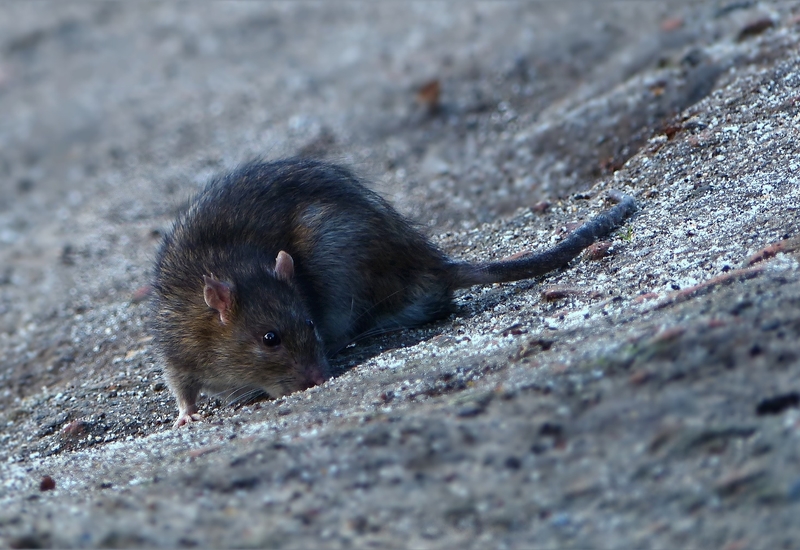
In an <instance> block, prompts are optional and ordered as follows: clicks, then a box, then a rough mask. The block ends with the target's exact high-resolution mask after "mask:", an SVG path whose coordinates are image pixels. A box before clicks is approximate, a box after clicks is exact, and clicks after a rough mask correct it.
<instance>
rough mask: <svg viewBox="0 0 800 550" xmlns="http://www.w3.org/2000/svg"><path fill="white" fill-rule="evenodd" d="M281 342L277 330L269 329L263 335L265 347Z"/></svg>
mask: <svg viewBox="0 0 800 550" xmlns="http://www.w3.org/2000/svg"><path fill="white" fill-rule="evenodd" d="M280 343H281V337H280V336H278V333H277V332H273V331H269V332H268V333H266V334H265V335H264V345H265V346H267V347H270V348H271V347H275V346H277V345H278V344H280Z"/></svg>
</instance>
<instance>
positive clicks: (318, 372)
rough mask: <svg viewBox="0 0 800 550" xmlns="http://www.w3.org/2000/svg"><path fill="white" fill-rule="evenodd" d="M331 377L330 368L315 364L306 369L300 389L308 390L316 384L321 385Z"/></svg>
mask: <svg viewBox="0 0 800 550" xmlns="http://www.w3.org/2000/svg"><path fill="white" fill-rule="evenodd" d="M328 378H330V375H329V374H328V369H327V368H324V367H319V366H314V367H310V368H308V369H306V372H305V373H304V376H302V377H301V379H300V384H299V386H300V389H303V390H307V389H308V388H313V387H314V386H320V385H322V384H324V383H325V381H326V380H328Z"/></svg>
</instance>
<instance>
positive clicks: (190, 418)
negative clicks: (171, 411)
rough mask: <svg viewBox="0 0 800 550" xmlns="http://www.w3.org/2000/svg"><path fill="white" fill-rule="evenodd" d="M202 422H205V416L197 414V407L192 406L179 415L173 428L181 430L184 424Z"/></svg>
mask: <svg viewBox="0 0 800 550" xmlns="http://www.w3.org/2000/svg"><path fill="white" fill-rule="evenodd" d="M201 420H203V415H202V414H200V413H199V412H197V407H195V406H192V407H189V408H187V409H186V410H183V411H180V412H179V413H178V419H177V420H176V421H175V424H173V425H172V427H173V428H180V427H181V426H183V425H184V424H191V423H192V422H200V421H201Z"/></svg>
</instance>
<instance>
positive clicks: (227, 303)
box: [203, 275, 233, 325]
mask: <svg viewBox="0 0 800 550" xmlns="http://www.w3.org/2000/svg"><path fill="white" fill-rule="evenodd" d="M203 282H204V283H205V284H206V286H205V288H204V289H203V298H205V300H206V304H207V305H208V307H210V308H211V309H215V310H217V312H218V313H219V320H220V321H221V322H222V324H223V325H225V324H227V323H228V322H229V321H230V320H231V308H232V306H233V298H232V293H231V285H229V284H228V283H223V282H222V281H220V280H218V279H217V278H216V277H214V275H211V276H210V277H207V276H205V275H203Z"/></svg>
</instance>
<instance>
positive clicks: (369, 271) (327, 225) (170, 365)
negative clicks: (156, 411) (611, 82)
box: [153, 159, 635, 425]
mask: <svg viewBox="0 0 800 550" xmlns="http://www.w3.org/2000/svg"><path fill="white" fill-rule="evenodd" d="M634 209H635V204H634V202H633V199H631V198H630V197H622V198H621V202H620V204H618V205H617V206H615V207H614V208H613V209H612V210H611V211H609V212H608V213H606V214H602V215H600V216H598V217H597V218H595V219H594V220H592V221H591V222H589V223H587V224H585V225H583V226H582V227H580V228H579V229H577V230H576V231H574V232H573V233H572V234H570V236H569V237H567V238H566V239H564V240H563V241H562V242H561V243H560V244H559V245H558V246H556V247H555V248H553V249H550V250H548V251H545V252H543V253H541V254H535V255H532V254H531V255H526V256H523V257H521V258H517V259H515V260H509V261H501V262H493V263H487V264H477V265H474V264H468V263H465V262H458V261H454V260H451V259H449V258H447V256H445V255H444V254H443V253H442V252H441V251H439V250H438V249H437V248H435V247H434V246H433V245H432V244H431V243H430V241H428V239H427V238H425V237H424V236H422V234H420V233H419V232H418V231H417V230H416V229H415V228H414V227H413V225H412V224H411V223H410V222H408V221H407V220H406V219H405V218H403V217H402V216H401V215H400V214H398V213H397V212H396V211H395V210H394V209H393V208H392V207H391V206H389V204H388V203H387V202H386V201H384V200H383V199H382V198H381V197H379V196H378V195H377V194H375V193H373V192H372V191H369V190H368V189H366V188H365V187H364V186H363V185H362V184H361V183H360V182H359V181H358V180H357V178H356V177H355V176H354V175H353V174H352V173H351V172H350V171H349V170H347V169H345V168H342V167H339V166H336V165H332V164H327V163H323V162H318V161H311V160H302V159H293V160H285V161H278V162H270V163H254V164H250V165H247V166H245V167H244V168H242V169H240V170H238V171H236V172H234V173H232V174H229V175H227V176H224V177H221V178H218V179H215V180H213V181H212V182H211V183H210V184H209V185H208V186H207V187H206V189H205V190H204V191H202V192H201V193H200V195H199V196H198V197H197V198H196V200H195V202H194V203H193V205H192V206H191V207H190V209H189V210H188V211H187V212H186V213H185V214H183V215H182V216H181V217H180V218H179V219H178V221H177V222H176V224H175V228H174V229H173V231H172V232H171V233H170V234H168V235H167V236H166V237H165V239H164V243H163V245H162V247H161V250H160V252H159V256H158V260H157V262H156V268H155V281H154V285H153V286H154V289H155V309H156V337H157V341H158V343H159V345H160V347H161V350H162V352H163V354H164V356H165V359H166V362H167V375H168V378H169V381H170V385H171V386H172V389H173V391H174V392H175V394H176V396H177V399H178V406H179V409H180V416H179V418H178V421H177V422H176V425H180V424H183V423H185V422H190V421H192V420H193V419H195V420H196V419H197V418H199V417H198V415H197V414H196V413H197V407H196V403H195V401H196V399H197V396H198V393H199V391H200V389H201V388H208V389H212V390H217V391H230V392H231V394H243V393H245V392H247V391H252V390H262V391H264V392H266V393H267V394H269V395H271V396H272V397H277V396H280V395H285V394H287V393H291V392H293V391H297V390H300V389H305V388H307V387H309V386H313V385H316V384H319V383H321V382H323V381H324V380H326V379H327V378H328V377H329V368H328V363H327V357H328V356H329V355H331V354H334V353H336V352H337V351H339V350H340V349H341V348H342V347H343V346H345V345H347V344H348V343H350V342H352V341H354V340H356V339H358V338H360V337H363V336H365V335H370V334H377V333H381V332H385V331H389V330H393V329H398V328H404V327H413V326H417V325H421V324H424V323H427V322H429V321H432V320H435V319H438V318H441V317H444V316H446V315H447V314H448V313H450V311H452V295H453V291H454V290H455V289H457V288H464V287H468V286H472V285H475V284H487V283H493V282H503V281H512V280H518V279H524V278H530V277H535V276H538V275H541V274H543V273H546V272H548V271H551V270H553V269H556V268H558V267H561V266H563V265H565V264H566V263H567V262H569V260H571V259H572V258H574V257H575V256H577V255H578V254H579V253H580V252H581V250H583V249H584V248H586V247H587V246H589V245H590V244H591V243H592V242H594V240H595V239H596V238H597V237H599V236H602V235H604V234H607V233H608V232H609V231H610V230H611V229H613V227H615V226H616V225H618V224H619V223H620V222H621V221H622V220H623V219H624V218H625V217H626V216H628V215H629V214H630V213H631V212H633V210H634Z"/></svg>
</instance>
